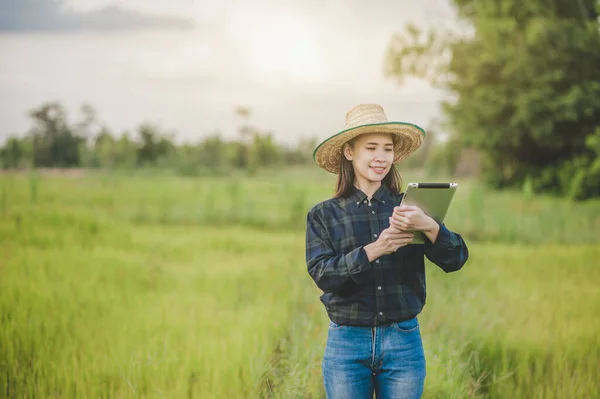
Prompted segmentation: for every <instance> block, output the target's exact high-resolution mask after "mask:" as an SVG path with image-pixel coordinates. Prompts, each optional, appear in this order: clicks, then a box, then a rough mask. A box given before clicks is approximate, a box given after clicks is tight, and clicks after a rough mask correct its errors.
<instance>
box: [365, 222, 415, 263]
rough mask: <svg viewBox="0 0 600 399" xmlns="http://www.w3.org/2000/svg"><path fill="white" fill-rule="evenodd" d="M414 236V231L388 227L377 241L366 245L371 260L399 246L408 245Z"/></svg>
mask: <svg viewBox="0 0 600 399" xmlns="http://www.w3.org/2000/svg"><path fill="white" fill-rule="evenodd" d="M414 237H415V235H414V234H413V233H410V232H406V231H400V230H399V229H397V228H395V227H388V228H387V229H385V230H383V231H382V232H381V234H379V237H378V238H377V241H375V242H372V243H371V244H368V245H365V252H366V253H367V257H368V258H369V262H373V261H374V260H375V259H377V258H379V257H381V256H383V255H389V254H391V253H394V252H396V251H397V250H398V248H401V247H403V246H405V245H408V244H409V243H410V242H411V241H412V240H413V238H414Z"/></svg>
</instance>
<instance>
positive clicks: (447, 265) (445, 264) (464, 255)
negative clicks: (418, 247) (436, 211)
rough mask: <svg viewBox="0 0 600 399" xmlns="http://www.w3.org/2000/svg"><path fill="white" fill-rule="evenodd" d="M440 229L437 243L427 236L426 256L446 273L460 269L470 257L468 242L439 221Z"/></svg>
mask: <svg viewBox="0 0 600 399" xmlns="http://www.w3.org/2000/svg"><path fill="white" fill-rule="evenodd" d="M439 225H440V231H439V233H438V236H437V238H436V240H435V243H432V242H431V241H429V239H427V238H425V256H427V259H429V260H430V261H431V262H433V263H434V264H435V265H437V266H439V267H440V268H441V269H442V270H444V271H445V272H446V273H450V272H454V271H457V270H460V269H461V268H462V267H463V265H464V264H465V263H466V262H467V259H469V250H468V248H467V244H466V243H465V241H464V240H463V238H462V237H461V236H460V234H457V233H454V232H452V231H450V230H448V228H446V226H445V225H444V224H443V223H439Z"/></svg>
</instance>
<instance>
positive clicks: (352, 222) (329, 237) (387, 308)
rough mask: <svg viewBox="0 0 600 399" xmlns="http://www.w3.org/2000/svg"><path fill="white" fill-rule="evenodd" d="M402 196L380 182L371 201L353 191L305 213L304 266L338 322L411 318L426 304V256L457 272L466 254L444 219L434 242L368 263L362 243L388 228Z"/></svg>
mask: <svg viewBox="0 0 600 399" xmlns="http://www.w3.org/2000/svg"><path fill="white" fill-rule="evenodd" d="M402 196H403V194H394V193H392V192H391V191H390V190H389V189H388V188H387V187H386V186H384V185H382V186H381V187H380V188H379V189H378V190H377V192H375V194H374V195H373V198H372V200H371V204H370V205H369V203H368V200H367V196H366V194H365V193H363V192H362V191H360V190H358V189H355V190H354V192H353V193H352V194H351V195H350V196H349V197H346V198H333V199H329V200H327V201H324V202H321V203H320V204H317V205H316V206H315V207H313V208H312V209H311V210H310V212H309V213H308V215H307V226H306V264H307V266H308V273H309V274H310V276H311V277H312V279H313V280H314V281H315V283H316V284H317V286H318V287H319V288H320V289H321V290H322V291H323V295H321V302H323V304H324V305H325V308H326V309H327V313H328V315H329V318H330V319H331V320H332V321H333V322H334V323H337V324H345V325H358V326H377V325H387V324H391V323H394V322H399V321H402V320H407V319H410V318H412V317H414V316H416V315H417V314H419V313H420V312H421V310H422V309H423V306H424V305H425V297H426V292H425V259H424V256H423V255H425V256H427V258H428V259H429V260H430V261H432V262H433V263H434V264H436V265H437V266H439V267H440V268H442V269H443V270H444V271H446V272H452V271H456V270H459V269H460V268H461V267H462V266H463V265H464V264H465V262H466V261H467V258H468V257H469V252H468V249H467V245H466V244H465V242H464V240H463V239H462V237H461V236H460V235H458V234H456V233H453V232H451V231H450V230H448V229H447V228H446V226H445V225H444V224H443V223H442V224H440V231H439V233H438V236H437V239H436V241H435V244H432V243H431V241H429V240H427V239H426V240H425V244H410V245H406V246H404V247H401V248H399V249H398V250H397V251H396V252H395V253H392V254H390V255H384V256H382V257H380V258H378V259H376V260H374V261H373V262H369V259H368V257H367V254H366V252H365V250H364V246H365V245H367V244H369V243H372V242H374V241H376V240H377V237H378V235H379V233H381V231H382V230H384V229H386V228H388V227H389V220H388V218H389V217H390V216H391V215H392V213H393V209H394V207H395V206H398V205H399V204H400V200H401V199H402Z"/></svg>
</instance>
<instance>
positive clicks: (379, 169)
mask: <svg viewBox="0 0 600 399" xmlns="http://www.w3.org/2000/svg"><path fill="white" fill-rule="evenodd" d="M371 170H373V172H375V173H377V174H378V175H381V174H383V172H385V166H371Z"/></svg>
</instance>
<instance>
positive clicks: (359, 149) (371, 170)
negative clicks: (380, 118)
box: [344, 133, 394, 183]
mask: <svg viewBox="0 0 600 399" xmlns="http://www.w3.org/2000/svg"><path fill="white" fill-rule="evenodd" d="M344 155H345V156H346V159H348V160H350V161H352V166H353V167H354V172H355V175H356V178H357V179H366V180H367V181H368V182H372V183H374V182H381V181H382V180H383V178H384V177H385V176H386V175H387V174H388V172H389V171H390V168H391V167H392V164H393V163H394V142H393V141H392V135H391V134H385V133H371V134H363V135H360V136H358V137H357V139H356V141H355V142H354V145H353V146H349V145H347V146H345V148H344Z"/></svg>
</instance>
